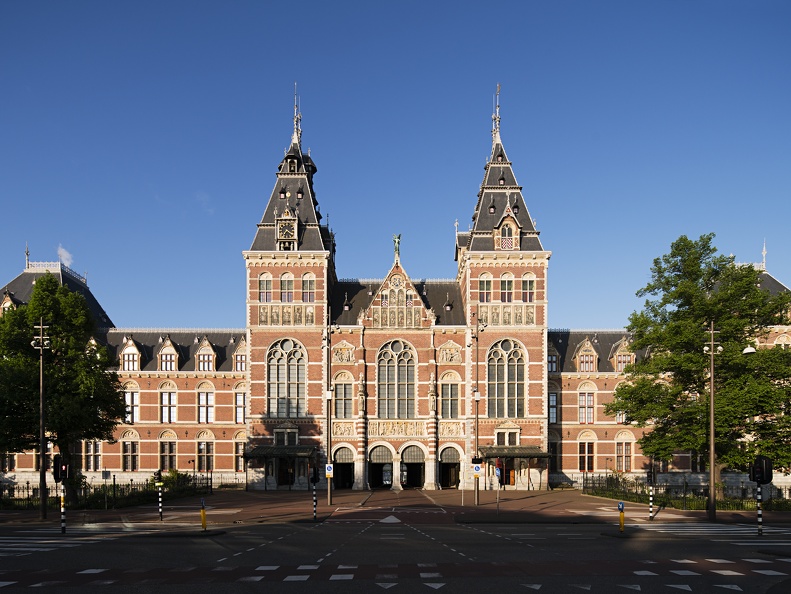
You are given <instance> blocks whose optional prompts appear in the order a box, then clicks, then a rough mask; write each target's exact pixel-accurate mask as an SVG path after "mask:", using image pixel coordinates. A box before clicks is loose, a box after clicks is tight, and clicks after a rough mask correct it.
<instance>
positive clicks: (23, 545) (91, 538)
mask: <svg viewBox="0 0 791 594" xmlns="http://www.w3.org/2000/svg"><path fill="white" fill-rule="evenodd" d="M120 536H121V533H120V532H118V533H113V532H109V533H108V532H102V533H97V532H96V531H95V530H90V529H80V528H71V529H69V530H68V533H67V534H61V532H60V529H59V528H57V529H56V528H51V529H49V528H42V529H39V530H28V531H25V532H16V533H14V534H10V535H9V534H0V557H22V556H24V555H31V554H33V553H45V552H49V551H56V550H59V549H68V548H74V547H79V546H82V545H85V544H93V543H98V542H106V541H109V540H115V539H117V538H118V537H120Z"/></svg>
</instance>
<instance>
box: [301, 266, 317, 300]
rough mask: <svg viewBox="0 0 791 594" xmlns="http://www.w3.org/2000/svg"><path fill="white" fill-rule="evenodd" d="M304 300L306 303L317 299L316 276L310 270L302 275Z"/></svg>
mask: <svg viewBox="0 0 791 594" xmlns="http://www.w3.org/2000/svg"><path fill="white" fill-rule="evenodd" d="M302 301H304V302H305V303H313V302H314V301H316V277H315V276H313V274H312V273H310V272H308V273H307V274H305V275H303V276H302Z"/></svg>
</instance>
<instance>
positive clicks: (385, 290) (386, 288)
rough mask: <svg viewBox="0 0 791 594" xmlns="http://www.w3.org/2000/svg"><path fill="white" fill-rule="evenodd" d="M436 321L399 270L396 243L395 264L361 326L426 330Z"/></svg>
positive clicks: (376, 293) (407, 278) (403, 273)
mask: <svg viewBox="0 0 791 594" xmlns="http://www.w3.org/2000/svg"><path fill="white" fill-rule="evenodd" d="M350 306H351V304H350ZM435 320H436V314H435V313H434V311H433V310H432V309H428V308H427V307H426V304H425V303H424V302H423V298H422V295H421V294H420V292H419V291H418V290H417V288H416V287H415V285H414V283H413V282H412V280H411V279H410V278H409V275H407V273H406V272H405V271H404V269H403V268H402V267H401V262H400V260H399V254H398V243H396V259H395V263H394V264H393V267H392V268H391V269H390V272H389V273H388V274H387V276H386V277H385V280H384V282H382V284H381V286H380V287H379V289H378V290H377V291H376V292H375V293H374V295H373V299H372V300H371V302H370V305H369V306H368V308H367V309H366V310H364V312H361V314H360V323H364V324H366V325H370V326H372V327H374V328H428V327H430V326H431V325H432V324H433V323H434V321H435Z"/></svg>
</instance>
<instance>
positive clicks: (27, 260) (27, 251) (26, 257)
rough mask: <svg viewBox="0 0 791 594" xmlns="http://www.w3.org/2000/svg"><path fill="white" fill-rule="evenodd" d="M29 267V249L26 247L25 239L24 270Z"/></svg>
mask: <svg viewBox="0 0 791 594" xmlns="http://www.w3.org/2000/svg"><path fill="white" fill-rule="evenodd" d="M28 268H30V249H29V248H28V247H27V241H26V242H25V270H27V269H28Z"/></svg>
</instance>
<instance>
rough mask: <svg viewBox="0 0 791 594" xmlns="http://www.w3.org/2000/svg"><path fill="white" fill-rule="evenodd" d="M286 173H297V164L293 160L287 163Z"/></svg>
mask: <svg viewBox="0 0 791 594" xmlns="http://www.w3.org/2000/svg"><path fill="white" fill-rule="evenodd" d="M288 172H289V173H296V172H297V162H296V161H295V160H294V159H289V161H288Z"/></svg>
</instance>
